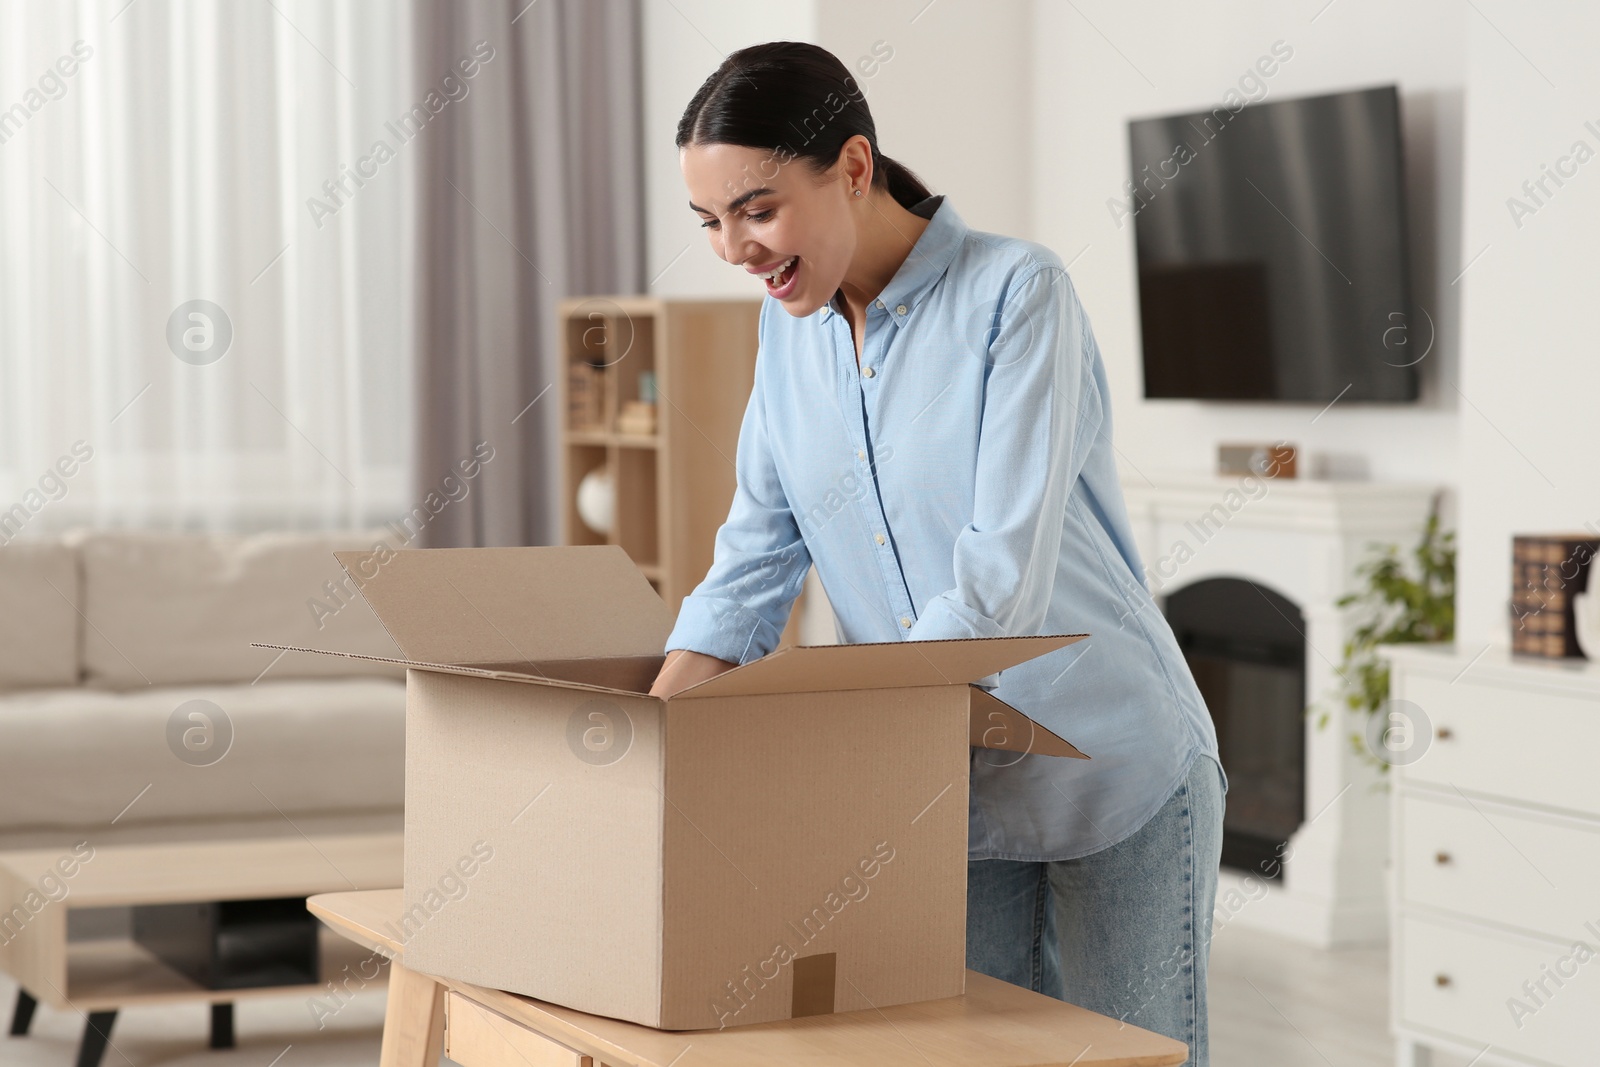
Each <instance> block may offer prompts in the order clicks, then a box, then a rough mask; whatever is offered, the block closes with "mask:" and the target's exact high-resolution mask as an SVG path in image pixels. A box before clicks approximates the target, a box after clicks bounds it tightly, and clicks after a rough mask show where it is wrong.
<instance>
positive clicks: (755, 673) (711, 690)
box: [673, 634, 1089, 700]
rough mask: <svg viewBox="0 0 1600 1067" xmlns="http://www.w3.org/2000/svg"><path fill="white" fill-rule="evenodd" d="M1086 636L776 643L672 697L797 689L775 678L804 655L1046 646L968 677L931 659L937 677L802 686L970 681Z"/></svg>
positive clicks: (842, 688)
mask: <svg viewBox="0 0 1600 1067" xmlns="http://www.w3.org/2000/svg"><path fill="white" fill-rule="evenodd" d="M1088 636H1089V635H1088V634H1017V635H1014V636H1008V637H946V638H934V639H932V640H928V641H852V642H847V643H842V644H833V645H791V646H789V647H787V648H780V649H778V650H777V651H776V652H771V653H768V654H767V655H765V656H762V657H761V658H760V659H753V660H751V661H750V662H749V663H743V664H740V665H739V666H737V667H734V668H732V669H731V670H726V671H723V672H722V673H720V674H717V675H713V676H712V677H710V678H707V679H705V680H703V681H700V682H696V683H695V684H694V685H691V686H688V687H687V688H684V689H680V690H678V692H676V693H675V694H673V699H674V700H677V699H680V698H682V697H686V696H707V697H709V696H756V695H759V694H764V693H775V692H799V691H801V690H800V689H799V688H798V687H793V686H784V685H782V684H775V683H781V681H782V679H783V678H784V677H785V676H787V675H791V674H792V673H793V672H794V670H795V669H796V668H797V663H798V661H800V660H804V659H816V660H827V659H832V660H838V659H839V658H841V657H852V658H859V657H862V656H866V655H869V654H870V653H871V651H872V650H873V649H895V650H904V649H905V648H907V647H914V648H916V649H917V650H918V651H919V652H920V650H921V649H922V648H923V647H928V648H930V649H932V648H933V646H940V645H943V646H959V645H968V646H970V645H983V644H1000V643H1004V644H1005V645H1006V646H1009V647H1012V648H1015V647H1017V646H1018V645H1020V644H1023V643H1026V644H1028V645H1034V644H1039V645H1045V646H1048V647H1044V648H1041V650H1040V651H1037V652H1031V653H1029V654H1027V655H1023V656H1018V657H1013V658H1011V659H1010V660H1009V662H1006V663H1004V664H1003V665H999V666H992V669H991V670H980V671H978V672H977V674H976V675H973V676H971V677H969V676H967V674H966V673H965V672H959V671H958V672H956V674H957V676H955V677H951V676H949V675H947V674H946V673H945V672H944V671H942V670H939V668H938V665H937V664H936V663H934V662H933V661H932V660H931V659H930V660H929V665H930V667H931V668H932V670H933V672H934V673H935V674H937V675H938V677H937V678H928V677H905V676H903V675H897V676H896V678H897V680H895V681H893V682H892V684H877V685H873V684H844V685H830V686H828V687H826V690H823V689H811V688H808V689H806V690H805V691H806V692H822V691H829V692H833V691H845V690H851V689H874V688H903V687H907V686H921V685H964V684H966V683H968V682H972V681H974V680H975V678H979V677H983V676H984V675H987V674H991V673H996V672H998V671H1001V670H1006V669H1009V668H1010V667H1015V666H1017V665H1018V664H1021V663H1026V662H1028V661H1029V660H1031V659H1036V658H1038V657H1039V656H1043V655H1048V654H1049V653H1051V652H1055V651H1058V650H1059V649H1062V648H1065V647H1066V646H1068V645H1071V644H1075V643H1077V642H1079V641H1082V640H1084V639H1085V638H1086V637H1088ZM935 654H936V650H935ZM924 656H926V653H924ZM833 666H835V667H837V666H838V664H837V663H835V664H833Z"/></svg>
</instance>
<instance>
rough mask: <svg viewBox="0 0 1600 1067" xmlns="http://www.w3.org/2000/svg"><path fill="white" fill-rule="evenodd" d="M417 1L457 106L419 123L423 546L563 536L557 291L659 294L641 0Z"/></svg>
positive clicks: (433, 86)
mask: <svg viewBox="0 0 1600 1067" xmlns="http://www.w3.org/2000/svg"><path fill="white" fill-rule="evenodd" d="M416 10H417V12H418V15H417V18H418V25H417V34H416V40H417V58H418V69H417V76H418V79H419V86H418V97H419V99H424V98H425V95H426V93H428V92H429V91H432V90H438V91H439V96H440V97H442V98H443V99H445V100H447V101H448V102H447V103H445V104H444V105H443V106H442V107H441V109H440V111H439V113H438V114H437V115H435V116H433V117H432V118H431V119H430V120H428V122H427V125H426V128H425V129H423V131H422V132H421V133H420V135H419V139H421V140H424V141H425V142H426V143H425V144H424V145H423V146H422V147H423V152H424V158H423V159H422V162H421V165H420V167H419V174H418V195H417V206H416V209H417V211H418V212H419V213H420V216H421V218H420V226H419V230H420V235H419V246H418V269H417V272H416V274H417V279H418V292H417V308H416V313H417V337H416V347H417V368H418V369H417V373H418V379H417V385H418V389H417V410H416V434H417V436H416V450H415V453H414V456H415V467H414V469H415V472H416V473H415V488H416V492H417V496H416V499H417V501H418V502H419V505H420V506H422V507H423V509H424V510H425V511H426V512H427V513H428V514H427V522H426V524H425V525H424V526H423V531H424V532H423V534H422V536H421V538H420V539H419V542H417V543H420V545H422V546H426V547H435V548H437V547H473V546H501V545H535V544H555V543H557V542H558V541H559V539H560V523H559V519H560V512H559V510H558V500H557V493H558V487H559V458H560V450H559V444H558V438H557V433H558V429H559V425H560V418H559V415H560V412H559V411H558V410H557V404H558V394H559V388H558V387H557V386H556V384H555V375H556V373H557V371H558V367H557V352H556V304H557V302H558V301H559V300H561V299H562V298H564V297H567V296H573V295H587V294H591V293H639V292H643V291H644V270H645V268H644V165H643V158H642V155H641V149H642V143H641V138H642V125H643V123H642V118H641V115H642V92H641V79H642V73H641V63H640V50H641V46H640V11H639V5H638V3H637V0H534V2H532V3H530V2H529V0H418V5H417V8H416ZM488 48H492V49H493V53H492V55H491V56H490V58H488V59H482V58H481V57H482V56H484V55H485V54H487V51H486V50H487V49H488ZM474 59H478V60H479V62H478V66H477V70H476V72H475V73H474V74H473V75H472V76H471V77H470V78H467V77H463V76H462V75H463V69H464V68H462V67H461V66H460V64H461V62H462V61H463V60H466V61H468V65H467V67H466V68H465V69H471V61H472V60H474ZM447 76H448V77H452V78H454V79H455V81H454V82H450V81H447ZM463 90H465V91H464V92H463ZM438 99H439V98H435V106H438V104H437V101H438ZM541 394H543V395H542V396H541ZM536 398H538V399H536ZM530 405H531V406H530ZM484 442H486V443H487V446H488V447H489V448H492V449H493V458H492V459H490V460H489V461H488V462H485V463H481V465H480V466H479V467H478V469H477V472H476V475H475V476H474V477H471V478H467V477H465V476H464V475H463V473H462V466H461V465H462V464H463V463H464V462H465V463H467V464H469V469H470V464H471V463H472V462H474V461H475V460H477V458H478V456H477V455H475V450H477V452H478V454H480V455H481V454H482V452H483V451H484V450H485V449H484V446H483V444H482V443H484ZM452 476H453V477H454V479H455V481H454V482H446V478H447V477H452ZM430 505H431V506H430ZM413 514H414V515H417V518H418V519H419V520H420V519H421V517H422V516H421V515H419V514H417V513H416V512H414V513H413ZM419 524H420V523H419Z"/></svg>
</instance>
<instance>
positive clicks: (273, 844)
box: [0, 833, 402, 1067]
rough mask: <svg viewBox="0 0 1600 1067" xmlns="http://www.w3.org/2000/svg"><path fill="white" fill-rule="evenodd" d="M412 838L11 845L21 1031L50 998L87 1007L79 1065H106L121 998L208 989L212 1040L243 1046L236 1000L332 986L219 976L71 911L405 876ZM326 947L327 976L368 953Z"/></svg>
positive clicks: (2, 871)
mask: <svg viewBox="0 0 1600 1067" xmlns="http://www.w3.org/2000/svg"><path fill="white" fill-rule="evenodd" d="M401 846H402V842H401V835H400V834H398V833H387V834H350V835H328V836H319V837H298V836H296V837H276V838H262V839H255V840H245V841H195V842H182V843H170V844H152V845H101V846H97V847H94V848H87V847H84V848H83V849H81V850H80V851H77V852H74V850H73V849H71V848H60V849H35V850H29V851H17V852H6V853H0V970H4V971H6V972H7V973H8V974H10V975H11V977H13V978H15V979H16V981H17V986H18V989H17V1002H16V1007H15V1009H14V1010H13V1012H12V1016H11V1034H12V1036H21V1035H24V1034H26V1033H27V1032H28V1029H29V1026H30V1024H31V1022H32V1019H33V1013H34V1009H35V1008H36V1007H37V1006H38V1004H39V1003H41V1002H42V1003H44V1004H46V1005H48V1006H50V1007H52V1008H57V1009H61V1010H64V1011H72V1012H75V1013H77V1014H78V1015H80V1016H82V1017H83V1019H84V1031H83V1041H82V1043H81V1044H80V1045H79V1047H78V1067H97V1065H98V1064H99V1062H100V1059H101V1057H102V1056H103V1055H104V1053H105V1050H106V1046H107V1044H109V1043H110V1040H111V1028H112V1026H113V1024H115V1022H116V1018H117V1011H118V1010H119V1009H121V1008H126V1007H133V1006H136V1005H141V1004H168V1003H173V1002H177V1001H200V1002H205V1003H209V1004H210V1005H211V1047H212V1048H231V1047H232V1046H233V1002H234V1001H236V1000H239V999H241V998H243V997H249V996H260V995H264V994H298V995H299V996H309V995H313V994H325V993H326V990H325V989H324V987H323V986H321V985H297V986H260V987H254V988H246V989H211V988H207V987H206V986H202V985H199V984H197V983H196V982H194V981H192V980H191V979H190V978H188V977H186V976H185V975H182V974H179V973H178V972H177V971H175V970H173V969H172V968H170V967H168V966H167V965H166V964H164V963H162V962H161V961H160V960H158V959H157V958H156V957H155V956H153V955H152V954H151V953H150V952H148V951H146V950H145V949H144V948H143V947H142V946H141V945H139V944H137V943H135V942H134V941H133V940H132V939H131V938H129V937H121V938H102V939H96V940H83V941H78V940H74V941H70V942H69V941H68V939H67V916H68V913H70V912H73V911H78V910H80V909H88V908H110V907H125V906H131V905H138V904H176V903H196V904H198V903H213V902H219V901H229V900H261V899H268V898H276V897H305V896H310V895H312V894H314V893H322V892H326V891H327V890H330V889H339V888H344V887H347V886H356V887H358V888H361V887H366V888H376V887H380V886H395V885H399V884H400V878H401V851H402V848H401ZM85 856H86V857H87V858H85ZM67 872H70V873H67ZM395 892H396V893H398V892H399V890H396V891H395ZM320 948H321V953H320V955H321V960H320V964H321V970H322V977H323V978H329V977H333V976H337V975H339V974H341V972H342V971H343V969H344V968H345V967H346V966H348V965H349V964H350V963H354V962H357V961H359V960H360V959H361V958H362V954H361V952H360V950H359V948H358V947H357V946H355V945H352V944H350V942H349V941H348V940H346V939H341V938H336V937H331V936H330V937H328V938H326V939H325V940H324V941H323V943H322V944H321V946H320ZM378 980H381V978H379V979H378Z"/></svg>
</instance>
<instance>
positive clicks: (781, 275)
mask: <svg viewBox="0 0 1600 1067" xmlns="http://www.w3.org/2000/svg"><path fill="white" fill-rule="evenodd" d="M799 276H800V257H799V256H790V257H789V258H788V259H786V260H784V261H783V262H782V263H780V264H779V265H778V267H777V268H776V269H775V270H773V271H772V272H771V273H770V274H761V275H757V277H759V278H760V279H761V281H762V284H764V285H765V286H766V287H767V293H768V295H770V296H774V297H777V298H778V299H779V300H782V299H783V298H784V297H786V296H788V295H789V294H790V293H792V292H794V289H795V280H796V279H797V278H798V277H799Z"/></svg>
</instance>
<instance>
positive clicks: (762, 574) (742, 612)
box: [666, 304, 811, 664]
mask: <svg viewBox="0 0 1600 1067" xmlns="http://www.w3.org/2000/svg"><path fill="white" fill-rule="evenodd" d="M761 316H762V319H763V321H764V320H765V317H766V306H765V304H763V306H762V312H761ZM761 366H762V361H761V358H760V355H759V354H758V355H757V359H756V374H755V385H754V387H753V388H752V389H751V391H750V400H749V403H748V404H746V406H745V412H744V420H743V422H742V423H741V424H740V427H739V443H738V449H737V451H736V453H735V456H734V470H735V475H736V478H737V482H738V484H737V486H736V488H735V489H734V493H733V504H732V506H731V507H730V508H729V509H728V517H727V519H726V520H725V521H724V522H723V524H722V526H721V527H720V528H719V529H718V530H717V537H716V546H715V549H714V552H713V558H712V563H711V569H710V570H709V571H707V572H706V576H705V578H704V579H702V580H701V582H700V584H699V585H697V586H695V588H694V591H693V592H692V593H690V594H689V595H688V596H686V597H684V599H683V604H682V605H681V606H680V607H679V609H678V618H677V622H676V624H675V625H674V626H673V628H672V632H671V633H670V634H668V635H667V642H666V650H667V651H669V652H670V651H671V650H673V649H676V648H685V649H690V650H692V651H694V652H701V653H704V654H705V655H708V656H715V657H716V658H717V659H721V660H727V661H729V662H732V663H739V664H743V663H748V662H750V661H751V660H754V659H760V658H761V657H762V656H765V655H767V654H768V653H769V652H771V651H772V650H773V649H775V648H777V647H778V641H779V639H780V638H781V637H782V636H783V628H784V625H785V623H786V622H787V621H788V618H789V611H790V608H791V607H792V605H793V604H794V600H795V597H797V596H799V594H800V587H801V585H802V584H803V583H804V582H805V577H806V573H807V572H808V571H809V570H810V569H811V555H810V553H809V552H808V551H807V550H806V545H805V541H804V540H803V539H802V537H801V536H800V528H799V526H798V524H797V523H796V522H795V518H794V514H793V512H792V511H791V510H790V507H789V501H788V498H787V497H786V496H785V494H784V491H783V486H782V484H781V483H780V482H779V480H778V472H777V468H776V466H775V465H774V463H773V457H772V449H771V446H770V442H769V440H768V437H767V419H766V409H765V391H764V389H763V387H762V374H761Z"/></svg>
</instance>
